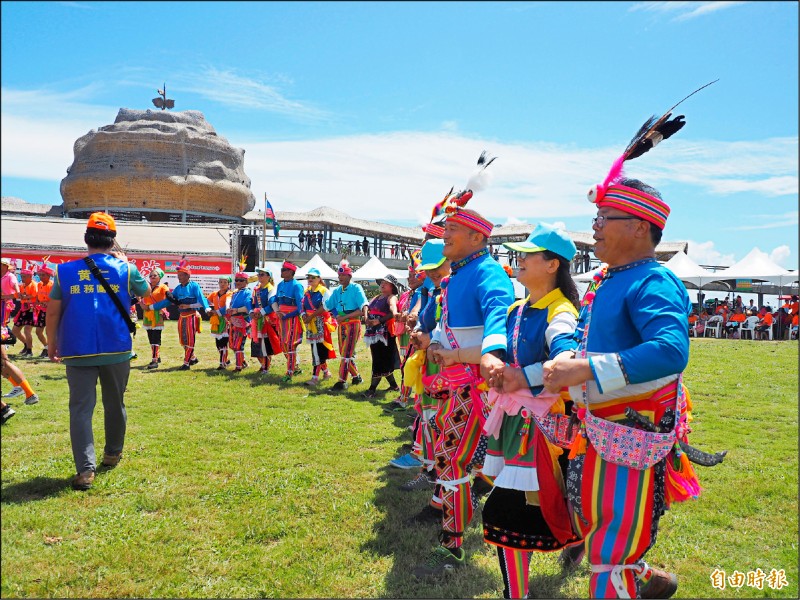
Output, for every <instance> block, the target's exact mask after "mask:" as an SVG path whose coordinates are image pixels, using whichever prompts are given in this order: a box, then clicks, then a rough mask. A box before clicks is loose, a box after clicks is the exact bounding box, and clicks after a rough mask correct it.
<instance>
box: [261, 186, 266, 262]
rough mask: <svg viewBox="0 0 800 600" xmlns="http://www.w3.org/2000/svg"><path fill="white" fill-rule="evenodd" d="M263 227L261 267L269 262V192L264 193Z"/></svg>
mask: <svg viewBox="0 0 800 600" xmlns="http://www.w3.org/2000/svg"><path fill="white" fill-rule="evenodd" d="M262 225H263V226H264V232H263V235H262V236H261V265H264V264H266V262H267V192H264V219H263V223H262Z"/></svg>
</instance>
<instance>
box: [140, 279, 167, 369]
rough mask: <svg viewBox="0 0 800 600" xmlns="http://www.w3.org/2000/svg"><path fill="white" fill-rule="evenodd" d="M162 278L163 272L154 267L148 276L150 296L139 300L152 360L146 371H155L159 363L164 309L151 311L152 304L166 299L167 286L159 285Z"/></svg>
mask: <svg viewBox="0 0 800 600" xmlns="http://www.w3.org/2000/svg"><path fill="white" fill-rule="evenodd" d="M163 277H164V271H162V270H161V269H160V268H158V267H156V268H154V269H153V270H152V271H150V274H149V275H148V279H149V280H150V296H148V297H147V298H142V299H141V301H140V302H141V304H142V309H143V310H142V320H143V321H144V330H145V331H146V332H147V341H149V342H150V351H151V353H152V359H151V360H150V362H149V363H148V365H147V366H146V367H145V368H146V369H157V368H158V363H160V362H161V332H162V331H163V330H164V317H165V315H166V312H167V311H166V309H165V308H162V309H161V310H153V304H155V303H156V302H161V301H162V300H163V299H164V298H166V297H167V292H168V291H169V286H168V285H167V284H166V283H161V279H162V278H163Z"/></svg>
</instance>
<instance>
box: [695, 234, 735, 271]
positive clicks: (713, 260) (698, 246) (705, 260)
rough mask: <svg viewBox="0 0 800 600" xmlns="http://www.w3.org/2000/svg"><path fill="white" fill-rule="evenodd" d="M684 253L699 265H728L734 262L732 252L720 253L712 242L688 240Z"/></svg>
mask: <svg viewBox="0 0 800 600" xmlns="http://www.w3.org/2000/svg"><path fill="white" fill-rule="evenodd" d="M686 254H687V255H688V256H689V258H691V259H692V260H693V261H694V262H696V263H697V264H699V265H713V266H724V267H729V266H731V265H732V264H733V263H735V262H736V259H735V258H734V256H733V254H722V253H721V252H720V251H719V250H717V249H716V248H714V242H712V241H708V242H695V241H693V240H689V243H688V248H687V251H686Z"/></svg>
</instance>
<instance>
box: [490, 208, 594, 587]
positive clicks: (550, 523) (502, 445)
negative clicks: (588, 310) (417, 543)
mask: <svg viewBox="0 0 800 600" xmlns="http://www.w3.org/2000/svg"><path fill="white" fill-rule="evenodd" d="M504 246H505V247H506V248H508V249H509V250H513V251H515V252H517V253H518V264H519V269H518V272H517V280H518V281H519V282H520V283H521V284H522V285H524V286H525V288H526V289H527V291H528V296H527V297H526V298H525V299H523V300H519V301H517V302H515V303H514V304H512V305H511V306H510V307H509V310H508V322H507V331H508V333H507V341H508V344H507V348H506V357H507V358H506V360H508V361H509V364H507V365H505V366H504V367H501V368H499V369H496V370H494V372H492V373H491V376H490V378H489V385H491V386H492V391H491V393H490V402H492V401H494V405H493V408H492V413H490V415H489V418H488V419H487V422H486V425H485V427H484V431H485V432H486V434H487V436H488V437H489V444H488V449H487V454H486V460H485V462H484V466H483V472H484V474H485V475H488V476H492V477H495V481H494V486H495V487H494V489H493V490H492V493H491V494H490V495H489V498H488V500H487V501H486V504H485V506H484V508H483V531H484V540H485V541H486V542H487V543H489V544H492V545H494V546H496V547H497V557H498V560H499V563H500V570H501V572H502V575H503V581H504V583H505V589H504V596H505V597H506V598H525V597H526V596H527V594H528V567H529V565H530V559H531V552H532V551H540V552H552V551H555V550H560V549H562V548H565V547H567V546H574V547H575V548H576V550H577V551H579V550H580V548H581V545H580V544H581V541H580V538H579V537H578V535H576V534H575V532H574V531H573V528H572V523H571V520H570V517H569V512H568V510H567V504H566V500H565V497H564V492H563V490H564V473H565V472H566V461H565V460H564V459H565V458H566V456H565V455H564V453H563V450H561V448H559V447H558V446H556V445H555V444H553V443H551V441H550V440H548V438H547V437H545V434H544V433H543V432H542V429H540V428H539V427H538V426H537V419H540V418H541V419H545V418H547V414H548V413H550V414H551V415H556V414H560V415H563V414H565V408H569V409H571V404H572V402H571V401H570V400H569V397H568V396H567V397H566V398H564V397H561V396H559V395H553V394H550V393H547V392H545V390H544V387H543V380H542V364H543V363H544V362H545V361H547V360H550V359H553V358H555V357H556V356H558V355H559V354H561V353H563V352H572V351H573V350H574V349H575V347H576V345H577V344H576V341H575V339H574V336H573V334H574V332H575V326H576V323H577V317H578V312H577V307H578V292H577V289H576V288H575V283H574V282H573V281H572V277H571V276H570V270H569V267H570V261H571V260H572V259H573V257H574V256H575V252H576V248H575V244H574V243H573V242H572V240H571V239H570V238H569V236H568V235H567V233H566V232H564V231H562V230H558V229H556V228H555V227H552V226H550V225H545V224H543V223H540V224H539V225H537V226H536V228H535V229H534V230H533V232H532V233H531V235H530V236H528V239H527V240H526V241H524V242H520V243H507V244H504ZM543 392H545V393H543ZM565 400H566V401H567V404H568V405H569V406H566V407H565ZM559 455H561V460H559V459H557V458H556V457H559ZM560 462H563V463H564V464H563V465H561V464H560Z"/></svg>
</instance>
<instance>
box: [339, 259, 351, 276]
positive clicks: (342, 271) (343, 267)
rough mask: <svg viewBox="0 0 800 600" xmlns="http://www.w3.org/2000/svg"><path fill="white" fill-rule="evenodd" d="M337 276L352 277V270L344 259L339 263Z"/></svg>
mask: <svg viewBox="0 0 800 600" xmlns="http://www.w3.org/2000/svg"><path fill="white" fill-rule="evenodd" d="M336 272H337V273H338V274H339V275H352V274H353V268H352V267H351V266H350V263H349V262H348V260H347V259H346V258H343V259H342V260H341V262H340V263H339V268H338V269H337V270H336Z"/></svg>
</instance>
